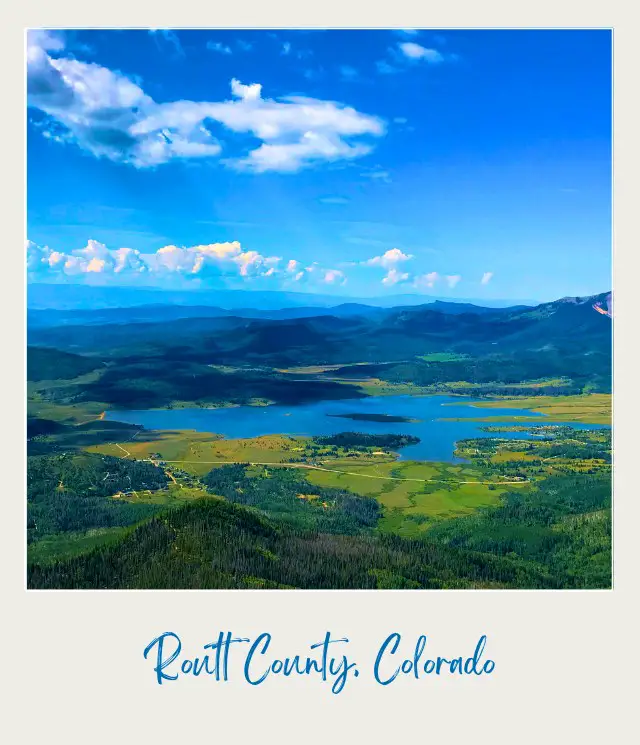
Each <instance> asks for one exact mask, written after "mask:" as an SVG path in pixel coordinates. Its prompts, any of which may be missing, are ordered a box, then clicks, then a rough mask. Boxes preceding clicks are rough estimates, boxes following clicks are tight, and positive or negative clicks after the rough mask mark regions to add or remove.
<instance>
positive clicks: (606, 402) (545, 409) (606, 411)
mask: <svg viewBox="0 0 640 745" xmlns="http://www.w3.org/2000/svg"><path fill="white" fill-rule="evenodd" d="M611 399H612V397H611V394H610V393H590V394H587V395H584V396H532V397H531V398H516V399H505V398H501V399H498V400H495V401H481V402H480V403H476V404H473V405H474V406H477V407H478V408H482V409H500V408H514V409H531V411H535V412H537V413H540V414H545V415H546V416H548V417H549V418H550V419H552V420H553V421H557V422H583V423H585V424H609V425H610V424H611ZM523 418H524V417H521V416H517V417H495V416H492V417H477V418H474V419H471V420H468V421H476V422H498V421H502V422H506V421H522V420H523ZM449 421H452V420H451V419H449ZM527 421H533V418H531V419H529V420H527ZM535 421H539V420H535Z"/></svg>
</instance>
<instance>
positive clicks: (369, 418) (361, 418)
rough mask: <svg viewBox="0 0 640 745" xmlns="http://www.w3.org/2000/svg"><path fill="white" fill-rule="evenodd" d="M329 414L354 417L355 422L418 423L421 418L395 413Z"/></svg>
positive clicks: (344, 417) (341, 417)
mask: <svg viewBox="0 0 640 745" xmlns="http://www.w3.org/2000/svg"><path fill="white" fill-rule="evenodd" d="M327 416H332V417H339V418H340V419H353V420H354V421H355V422H409V423H413V424H415V423H417V422H419V421H420V419H413V418H412V417H408V416H396V415H394V414H363V413H357V412H356V413H354V414H327Z"/></svg>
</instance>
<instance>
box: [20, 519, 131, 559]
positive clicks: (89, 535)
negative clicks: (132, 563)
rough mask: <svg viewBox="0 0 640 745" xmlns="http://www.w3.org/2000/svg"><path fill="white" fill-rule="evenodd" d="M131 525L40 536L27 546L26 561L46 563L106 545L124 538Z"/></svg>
mask: <svg viewBox="0 0 640 745" xmlns="http://www.w3.org/2000/svg"><path fill="white" fill-rule="evenodd" d="M131 530H132V528H131V527H126V528H120V527H118V528H93V529H92V530H87V531H85V532H83V533H76V532H69V533H58V534H55V535H51V536H46V537H45V538H41V539H40V540H39V541H35V542H34V543H30V544H29V545H28V546H27V562H28V563H37V564H46V563H48V562H51V561H61V560H62V559H69V558H71V557H72V556H79V555H80V554H84V553H86V552H87V551H91V550H92V549H94V548H97V547H98V546H108V545H109V544H113V543H117V542H118V541H119V540H120V539H121V538H124V536H125V535H127V533H128V532H130V531H131Z"/></svg>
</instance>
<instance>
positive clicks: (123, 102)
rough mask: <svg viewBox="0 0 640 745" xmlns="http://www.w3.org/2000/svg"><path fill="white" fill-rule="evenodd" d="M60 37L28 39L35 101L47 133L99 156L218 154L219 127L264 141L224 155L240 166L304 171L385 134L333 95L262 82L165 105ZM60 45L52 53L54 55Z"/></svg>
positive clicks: (138, 160) (137, 162)
mask: <svg viewBox="0 0 640 745" xmlns="http://www.w3.org/2000/svg"><path fill="white" fill-rule="evenodd" d="M60 44H61V42H60V40H59V39H57V38H56V37H53V36H50V35H47V34H43V33H40V32H37V33H35V34H31V35H29V37H28V48H27V71H28V74H27V88H28V105H29V106H30V107H32V108H35V109H39V110H40V111H41V112H42V113H43V114H44V115H45V116H46V119H45V125H44V127H43V132H48V135H47V136H48V137H49V139H54V140H56V141H58V142H70V143H75V144H76V145H78V146H79V147H80V148H81V149H83V150H85V151H87V152H89V153H91V154H93V155H94V156H96V157H101V158H108V159H109V160H113V161H117V162H122V163H127V164H129V165H132V166H134V167H136V168H148V167H153V166H158V165H161V164H163V163H168V162H169V161H171V160H173V159H176V158H178V159H187V158H214V157H217V156H219V155H220V153H221V151H222V146H221V144H220V142H219V141H218V138H217V136H216V135H215V134H214V133H213V132H212V129H211V128H212V126H213V125H214V124H215V125H218V126H219V127H220V128H224V129H226V130H229V131H231V132H233V133H237V134H251V135H253V136H254V137H256V138H257V139H258V140H261V144H259V145H258V146H257V147H256V148H255V149H253V150H250V151H249V152H245V153H244V154H242V155H240V156H236V155H233V156H231V157H228V158H226V159H225V160H224V161H223V162H224V163H225V164H226V165H229V166H231V167H235V168H242V169H251V170H254V171H257V172H263V171H282V172H287V171H289V172H291V171H297V170H299V169H301V168H305V167H307V166H312V165H315V164H317V163H322V162H331V161H337V160H349V159H353V158H358V157H361V156H363V155H366V154H367V153H369V152H371V150H372V149H373V142H374V141H375V138H378V137H381V136H382V135H384V134H385V130H386V128H385V123H384V121H383V120H381V119H380V118H378V117H375V116H370V115H367V114H362V113H360V112H359V111H357V110H356V109H354V108H352V107H349V106H346V105H344V104H341V103H337V102H335V101H325V100H320V99H315V98H306V97H302V96H285V97H283V98H281V99H278V100H275V99H268V98H263V97H262V86H261V85H260V84H259V83H252V84H250V85H245V84H243V83H241V82H240V81H239V80H235V79H234V80H232V81H231V92H232V99H231V100H227V101H220V102H210V101H189V100H183V101H174V102H170V103H157V102H156V101H154V100H153V98H151V97H150V96H149V95H147V94H146V93H145V92H144V90H143V89H142V87H141V84H140V83H139V82H137V81H135V82H134V80H132V79H130V78H129V77H127V76H125V75H123V74H122V73H120V72H117V71H113V70H110V69H108V68H106V67H103V66H101V65H98V64H94V63H85V62H81V61H79V60H76V59H72V58H71V57H64V56H56V53H59V52H61V51H63V50H62V49H61V47H60ZM49 52H52V54H53V55H54V56H52V54H49Z"/></svg>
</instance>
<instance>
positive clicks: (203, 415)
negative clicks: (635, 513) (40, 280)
mask: <svg viewBox="0 0 640 745" xmlns="http://www.w3.org/2000/svg"><path fill="white" fill-rule="evenodd" d="M478 400H479V399H474V398H470V397H462V396H455V397H452V396H375V397H371V398H360V399H343V400H341V401H316V402H314V403H310V404H302V405H299V406H262V407H260V406H237V407H233V408H227V409H200V408H193V409H149V410H138V411H131V410H118V411H109V412H107V414H106V419H109V420H111V421H119V422H127V423H129V424H140V425H142V426H143V427H145V428H146V429H193V430H196V431H198V432H214V433H216V434H220V435H224V436H225V437H228V438H238V437H258V436H260V435H274V434H281V435H306V436H311V435H331V434H336V433H337V432H367V433H370V434H387V433H392V434H407V435H415V436H416V437H419V438H420V442H419V443H418V444H417V445H408V446H407V447H405V448H402V451H401V453H400V457H401V458H402V459H404V460H435V461H450V462H459V460H460V459H458V458H455V457H454V455H453V451H454V450H455V443H456V441H457V440H463V439H466V438H470V437H492V436H493V437H503V438H509V439H524V438H528V437H529V436H528V435H527V433H524V432H500V433H492V432H483V431H482V429H481V427H483V426H486V425H487V424H489V422H471V421H457V422H443V421H439V420H440V419H441V418H442V417H460V418H462V419H468V418H473V417H485V416H524V417H535V418H536V419H538V420H539V423H540V424H561V425H563V426H570V427H573V428H575V429H601V428H602V427H604V426H605V425H598V424H571V423H569V422H554V421H553V420H552V419H550V418H549V417H548V416H546V415H544V414H537V413H535V412H533V411H530V410H528V409H508V408H504V409H493V408H492V409H483V408H477V407H474V406H473V404H474V403H477V402H478ZM445 404H447V405H445ZM353 413H359V414H388V415H392V416H403V417H407V418H410V419H414V420H415V419H417V420H419V421H411V422H371V421H362V420H359V421H353V420H351V419H344V418H341V417H336V416H335V414H353ZM330 415H334V416H330ZM491 424H495V422H491ZM508 424H517V422H509V423H506V426H508Z"/></svg>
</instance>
